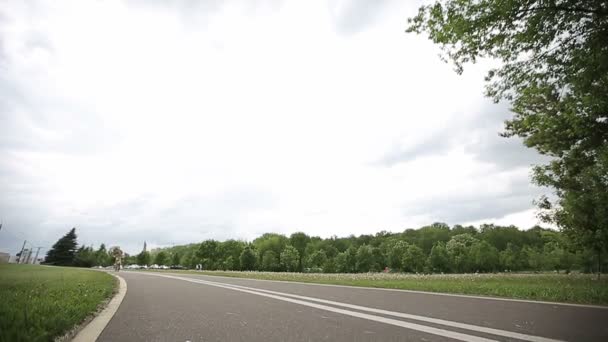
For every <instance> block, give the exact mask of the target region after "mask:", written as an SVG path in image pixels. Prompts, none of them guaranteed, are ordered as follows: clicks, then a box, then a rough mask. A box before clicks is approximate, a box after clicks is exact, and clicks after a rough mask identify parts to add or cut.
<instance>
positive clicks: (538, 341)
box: [190, 278, 561, 342]
mask: <svg viewBox="0 0 608 342" xmlns="http://www.w3.org/2000/svg"><path fill="white" fill-rule="evenodd" d="M190 279H192V278H190ZM197 280H198V279H197ZM201 281H205V282H210V281H207V280H202V279H201ZM210 283H214V282H210ZM218 284H222V285H227V286H233V287H238V288H243V289H247V290H253V291H260V292H265V293H271V294H276V295H280V296H287V297H292V298H298V299H302V300H309V301H313V302H319V303H324V304H331V305H336V306H342V307H346V308H349V309H355V310H361V311H368V312H373V313H377V314H382V315H388V316H395V317H401V318H406V319H413V320H417V321H423V322H427V323H434V324H441V325H446V326H450V327H454V328H459V329H466V330H472V331H477V332H481V333H486V334H491V335H497V336H504V337H509V338H516V339H520V340H524V341H530V342H561V341H560V340H555V339H550V338H545V337H541V336H534V335H527V334H522V333H517V332H512V331H507V330H500V329H494V328H487V327H483V326H478V325H473V324H467V323H459V322H454V321H448V320H444V319H439V318H431V317H426V316H419V315H412V314H406V313H403V312H397V311H389V310H383V309H376V308H371V307H367V306H360V305H354V304H349V303H343V302H335V301H332V300H326V299H321V298H315V297H306V296H300V295H296V294H291V293H285V292H277V291H271V290H263V289H258V288H255V287H247V286H241V285H234V284H226V283H218Z"/></svg>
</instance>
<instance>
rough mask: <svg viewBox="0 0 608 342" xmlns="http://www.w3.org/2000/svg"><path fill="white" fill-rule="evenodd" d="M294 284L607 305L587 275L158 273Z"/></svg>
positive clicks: (606, 289)
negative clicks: (276, 281)
mask: <svg viewBox="0 0 608 342" xmlns="http://www.w3.org/2000/svg"><path fill="white" fill-rule="evenodd" d="M161 272H178V273H191V274H202V275H209V276H224V277H235V278H250V279H264V280H281V281H297V282H304V283H317V284H332V285H349V286H363V287H376V288H388V289H402V290H416V291H429V292H442V293H455V294H467V295H482V296H493V297H504V298H516V299H528V300H540V301H550V302H562V303H576V304H594V305H608V278H607V277H604V278H603V279H600V280H597V279H595V276H594V275H590V274H546V273H545V274H527V273H526V274H509V273H499V274H431V275H419V274H397V273H359V274H318V273H279V272H236V271H202V272H201V271H176V270H170V271H161Z"/></svg>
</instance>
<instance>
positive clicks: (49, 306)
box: [0, 264, 117, 342]
mask: <svg viewBox="0 0 608 342" xmlns="http://www.w3.org/2000/svg"><path fill="white" fill-rule="evenodd" d="M116 285H117V282H116V279H115V278H114V277H112V276H111V275H109V274H107V273H103V272H96V271H92V270H87V269H79V268H68V267H45V266H37V265H15V264H0V298H1V300H0V341H3V342H4V341H53V340H54V339H55V338H56V337H58V336H61V335H63V334H65V333H66V332H68V331H69V330H70V329H72V328H73V327H74V326H75V325H77V324H78V323H80V322H82V321H83V320H84V319H85V318H86V317H87V316H88V315H90V314H91V313H93V312H95V311H96V310H97V308H98V306H99V305H100V304H101V303H102V302H103V301H104V300H106V299H108V298H109V297H111V295H112V293H113V292H114V289H115V287H116Z"/></svg>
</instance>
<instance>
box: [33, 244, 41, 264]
mask: <svg viewBox="0 0 608 342" xmlns="http://www.w3.org/2000/svg"><path fill="white" fill-rule="evenodd" d="M36 248H38V249H37V250H36V256H35V257H34V264H36V261H38V253H39V252H40V248H42V247H36Z"/></svg>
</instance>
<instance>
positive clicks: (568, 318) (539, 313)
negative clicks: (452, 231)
mask: <svg viewBox="0 0 608 342" xmlns="http://www.w3.org/2000/svg"><path fill="white" fill-rule="evenodd" d="M120 276H122V277H123V278H124V279H125V280H126V282H127V285H128V290H127V294H126V296H125V298H124V300H123V302H122V304H121V306H120V307H119V309H118V311H117V312H116V314H115V316H114V317H113V318H112V320H111V321H110V323H109V324H108V325H107V327H106V328H105V329H104V331H103V332H102V334H101V335H100V336H99V338H98V341H113V342H116V341H129V342H132V341H182V342H184V341H191V342H194V341H479V342H482V341H536V342H550V341H577V342H578V341H608V309H607V308H597V307H595V308H594V307H586V306H572V305H555V304H544V303H534V302H525V301H510V300H495V299H487V298H472V297H466V296H454V295H438V294H426V293H416V292H407V291H398V290H397V291H395V290H381V289H368V288H353V287H342V286H325V285H311V284H301V283H287V282H272V281H260V280H251V279H238V278H225V277H212V276H204V275H193V274H177V273H161V272H120Z"/></svg>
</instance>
